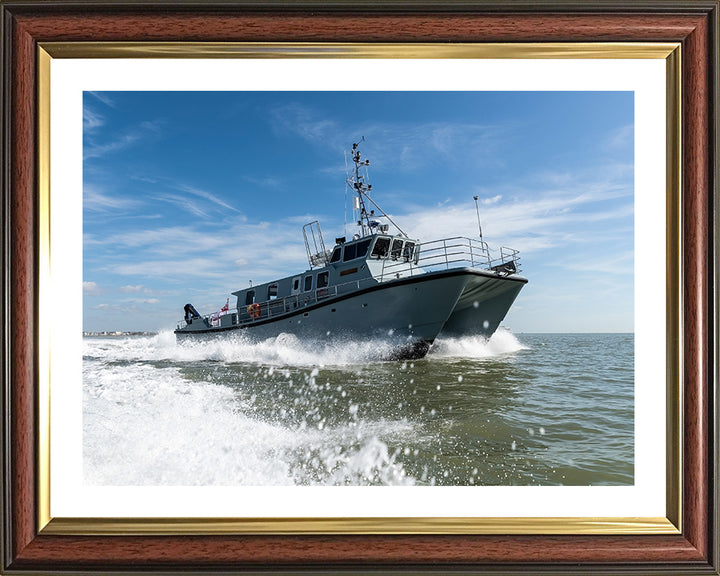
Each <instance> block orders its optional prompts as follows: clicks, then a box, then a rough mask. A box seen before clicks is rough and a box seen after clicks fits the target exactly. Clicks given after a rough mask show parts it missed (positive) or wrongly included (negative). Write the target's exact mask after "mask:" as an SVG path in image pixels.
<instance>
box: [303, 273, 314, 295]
mask: <svg viewBox="0 0 720 576" xmlns="http://www.w3.org/2000/svg"><path fill="white" fill-rule="evenodd" d="M312 279H313V277H312V276H305V288H304V289H303V291H304V292H310V290H312Z"/></svg>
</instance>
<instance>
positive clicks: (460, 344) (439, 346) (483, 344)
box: [429, 328, 528, 359]
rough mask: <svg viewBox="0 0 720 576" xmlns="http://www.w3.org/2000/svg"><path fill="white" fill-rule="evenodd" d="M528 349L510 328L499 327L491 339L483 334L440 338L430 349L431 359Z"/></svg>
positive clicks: (481, 356) (469, 356) (487, 355)
mask: <svg viewBox="0 0 720 576" xmlns="http://www.w3.org/2000/svg"><path fill="white" fill-rule="evenodd" d="M527 349H528V347H527V346H525V345H524V344H522V343H521V342H520V341H519V340H518V339H517V337H516V336H515V335H514V334H513V333H512V332H511V331H510V330H508V329H507V328H498V329H497V330H496V331H495V333H494V334H493V335H492V336H491V337H490V338H489V339H487V338H484V337H482V336H465V337H463V338H443V339H438V340H436V341H435V343H434V344H433V346H432V348H431V349H430V354H429V359H432V358H492V357H494V356H502V355H504V354H512V353H514V352H518V351H520V350H527Z"/></svg>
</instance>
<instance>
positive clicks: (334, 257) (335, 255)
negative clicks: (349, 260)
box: [330, 246, 342, 263]
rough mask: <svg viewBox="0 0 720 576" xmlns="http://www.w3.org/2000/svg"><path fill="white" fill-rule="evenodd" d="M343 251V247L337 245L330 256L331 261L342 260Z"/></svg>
mask: <svg viewBox="0 0 720 576" xmlns="http://www.w3.org/2000/svg"><path fill="white" fill-rule="evenodd" d="M341 251H342V248H341V247H340V246H335V250H333V253H332V256H331V257H330V262H331V263H332V262H337V261H339V260H340V252H341Z"/></svg>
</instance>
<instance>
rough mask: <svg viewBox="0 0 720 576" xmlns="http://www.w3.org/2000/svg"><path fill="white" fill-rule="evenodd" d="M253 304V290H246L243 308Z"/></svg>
mask: <svg viewBox="0 0 720 576" xmlns="http://www.w3.org/2000/svg"><path fill="white" fill-rule="evenodd" d="M254 303H255V290H248V291H247V292H245V306H250V304H254Z"/></svg>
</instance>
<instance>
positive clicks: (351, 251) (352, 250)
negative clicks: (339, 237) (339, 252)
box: [343, 244, 357, 262]
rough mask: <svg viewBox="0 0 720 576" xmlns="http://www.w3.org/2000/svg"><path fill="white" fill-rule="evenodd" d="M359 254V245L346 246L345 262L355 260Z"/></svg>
mask: <svg viewBox="0 0 720 576" xmlns="http://www.w3.org/2000/svg"><path fill="white" fill-rule="evenodd" d="M356 254H357V244H345V253H344V254H343V262H347V261H348V260H355V256H356Z"/></svg>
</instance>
